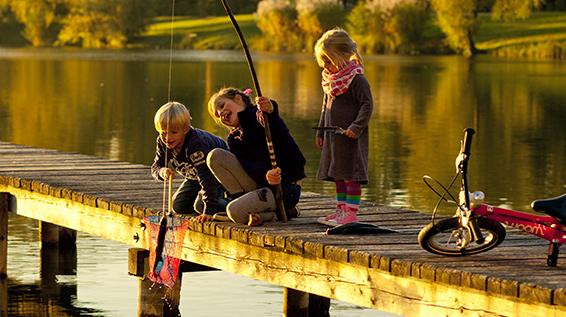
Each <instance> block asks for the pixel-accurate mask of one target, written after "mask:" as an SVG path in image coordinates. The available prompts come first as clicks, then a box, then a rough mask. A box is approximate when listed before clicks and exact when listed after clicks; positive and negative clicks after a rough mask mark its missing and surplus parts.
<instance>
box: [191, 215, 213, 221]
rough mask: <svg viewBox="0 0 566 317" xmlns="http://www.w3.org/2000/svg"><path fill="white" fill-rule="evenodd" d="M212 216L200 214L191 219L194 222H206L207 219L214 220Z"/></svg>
mask: <svg viewBox="0 0 566 317" xmlns="http://www.w3.org/2000/svg"><path fill="white" fill-rule="evenodd" d="M212 220H213V219H212V216H211V215H207V214H200V215H198V216H196V217H193V218H191V221H194V222H201V223H202V222H206V221H212Z"/></svg>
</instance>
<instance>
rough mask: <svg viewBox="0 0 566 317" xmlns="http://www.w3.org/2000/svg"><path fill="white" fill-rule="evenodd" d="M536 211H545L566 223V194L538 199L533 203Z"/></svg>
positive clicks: (532, 206)
mask: <svg viewBox="0 0 566 317" xmlns="http://www.w3.org/2000/svg"><path fill="white" fill-rule="evenodd" d="M531 208H533V210H534V211H538V212H544V213H545V214H547V215H549V216H552V217H554V218H556V219H557V220H558V221H559V222H560V223H561V224H563V225H566V194H563V195H561V196H558V197H554V198H548V199H537V200H535V201H533V202H532V203H531Z"/></svg>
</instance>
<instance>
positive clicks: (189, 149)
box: [151, 127, 228, 214]
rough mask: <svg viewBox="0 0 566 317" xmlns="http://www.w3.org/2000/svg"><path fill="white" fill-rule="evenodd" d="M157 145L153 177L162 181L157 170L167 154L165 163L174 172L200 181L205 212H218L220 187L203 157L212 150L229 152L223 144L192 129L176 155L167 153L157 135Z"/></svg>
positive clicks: (205, 132)
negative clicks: (219, 149)
mask: <svg viewBox="0 0 566 317" xmlns="http://www.w3.org/2000/svg"><path fill="white" fill-rule="evenodd" d="M156 142H157V148H156V150H155V158H154V160H153V165H151V175H152V176H153V178H155V179H156V180H163V179H162V178H161V177H160V176H159V169H161V168H162V167H165V166H166V164H165V153H166V152H165V151H167V160H168V161H169V162H170V164H171V167H172V168H173V169H174V170H175V171H177V173H179V174H181V175H183V177H185V178H186V179H190V180H196V181H198V182H199V184H200V186H201V188H202V191H203V196H202V200H203V201H204V213H205V214H214V213H215V212H217V211H218V210H217V208H218V197H219V193H218V190H219V188H222V187H221V185H220V183H219V182H218V181H217V180H216V178H215V177H214V175H213V174H212V172H211V171H210V169H209V168H208V166H207V165H206V156H207V155H208V152H210V151H212V150H213V149H215V148H222V149H225V150H228V147H227V146H226V142H224V140H222V139H221V138H219V137H217V136H216V135H214V134H212V133H210V132H207V131H204V130H201V129H197V128H193V127H191V128H190V129H189V131H188V132H187V134H186V135H185V142H184V143H183V147H182V148H181V151H180V152H179V153H173V151H172V150H168V149H167V147H166V146H165V144H164V143H163V141H161V138H160V137H159V136H158V137H157V141H156Z"/></svg>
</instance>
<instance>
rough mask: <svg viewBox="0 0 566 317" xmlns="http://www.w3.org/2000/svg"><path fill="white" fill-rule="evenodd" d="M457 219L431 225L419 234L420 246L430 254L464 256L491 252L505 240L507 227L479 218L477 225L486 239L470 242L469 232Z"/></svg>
mask: <svg viewBox="0 0 566 317" xmlns="http://www.w3.org/2000/svg"><path fill="white" fill-rule="evenodd" d="M459 220H460V219H459V218H457V217H454V218H449V219H444V220H440V221H437V222H436V223H434V224H433V223H430V224H428V225H427V226H426V227H424V228H423V229H422V230H421V231H420V232H419V238H418V240H419V244H420V245H421V247H422V248H423V249H425V250H426V251H428V252H430V253H435V254H440V255H447V256H464V255H470V254H476V253H480V252H485V251H488V250H491V249H493V248H495V247H496V246H498V245H499V244H500V243H501V242H503V239H505V227H503V225H501V224H500V223H499V222H497V221H493V220H490V219H486V218H483V217H481V218H478V219H477V223H478V226H479V227H480V229H481V233H482V235H483V237H484V238H485V241H484V242H483V243H476V242H472V243H469V244H468V245H464V243H465V241H469V238H470V237H469V235H470V233H469V231H468V229H467V228H465V227H462V225H460V221H459Z"/></svg>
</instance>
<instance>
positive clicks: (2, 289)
mask: <svg viewBox="0 0 566 317" xmlns="http://www.w3.org/2000/svg"><path fill="white" fill-rule="evenodd" d="M9 198H10V194H8V193H0V316H8V279H7V277H8V205H9Z"/></svg>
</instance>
